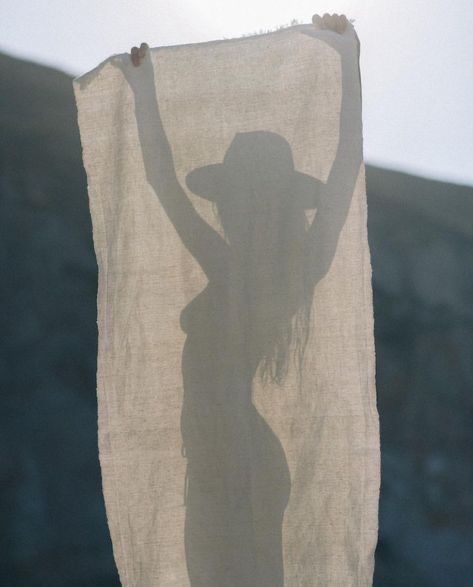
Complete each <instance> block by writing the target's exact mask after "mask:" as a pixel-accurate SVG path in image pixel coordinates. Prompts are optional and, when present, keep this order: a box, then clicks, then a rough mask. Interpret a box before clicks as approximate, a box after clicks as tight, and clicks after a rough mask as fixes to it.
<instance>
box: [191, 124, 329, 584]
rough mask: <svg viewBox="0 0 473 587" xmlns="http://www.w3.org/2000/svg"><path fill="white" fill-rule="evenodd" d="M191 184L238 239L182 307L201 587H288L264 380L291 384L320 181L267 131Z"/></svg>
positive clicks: (246, 136)
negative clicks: (310, 218) (257, 390)
mask: <svg viewBox="0 0 473 587" xmlns="http://www.w3.org/2000/svg"><path fill="white" fill-rule="evenodd" d="M186 181H187V186H188V187H189V189H190V190H191V191H193V192H194V193H196V194H198V195H200V196H202V197H205V198H207V199H210V200H212V201H213V202H214V203H215V204H216V208H217V213H218V216H219V218H220V222H221V225H222V228H223V230H224V233H225V235H226V237H227V241H224V240H223V239H222V240H221V242H220V243H219V247H218V248H217V249H214V250H213V251H212V254H213V267H212V270H209V268H207V276H208V278H209V282H208V285H207V287H206V288H205V289H204V290H203V291H202V292H201V293H200V294H199V295H198V296H196V297H195V298H194V299H193V300H192V301H191V302H190V303H189V304H188V305H187V306H186V308H185V309H184V310H183V311H182V314H181V327H182V329H183V330H184V332H186V334H187V337H186V341H185V344H184V349H183V355H182V376H183V383H184V399H183V407H182V417H181V432H182V438H183V443H184V448H185V456H186V458H187V492H186V524H185V546H186V557H187V564H188V570H189V577H190V579H191V584H192V585H193V586H194V585H273V586H279V585H283V584H284V573H283V556H282V522H283V515H284V510H285V507H286V505H287V502H288V499H289V492H290V476H289V469H288V465H287V461H286V457H285V454H284V450H283V448H282V446H281V444H280V442H279V440H278V438H277V437H276V435H275V434H274V433H273V431H272V430H271V428H270V427H269V426H268V424H267V423H266V422H265V420H264V419H263V418H262V416H261V415H260V414H259V413H258V411H257V410H256V408H255V406H254V405H253V403H252V382H253V379H254V377H255V375H256V373H257V369H258V366H261V371H260V375H261V378H262V379H263V381H267V380H269V379H270V380H272V381H275V382H276V383H281V382H282V380H283V378H284V375H285V373H286V372H287V369H288V363H289V350H290V345H291V343H292V342H293V339H294V334H295V328H294V325H293V320H292V318H293V316H295V315H296V313H297V312H298V310H299V309H303V312H304V313H303V315H300V317H301V318H308V316H309V311H310V302H311V299H312V297H311V295H310V294H311V291H310V289H311V284H310V282H309V280H308V279H307V278H306V277H305V272H304V266H305V262H304V255H305V254H307V253H308V252H309V251H308V250H305V249H304V246H305V233H306V227H305V225H306V223H307V220H306V216H305V213H304V209H305V208H315V205H316V194H317V192H318V186H319V183H320V182H318V181H317V180H316V179H313V178H312V177H310V176H308V175H305V174H303V173H299V172H297V171H295V170H294V164H293V160H292V153H291V149H290V146H289V144H288V143H287V141H286V140H285V139H284V138H283V137H281V136H280V135H277V134H275V133H271V132H264V131H258V132H248V133H238V134H237V135H236V136H235V138H234V139H233V141H232V143H231V145H230V147H229V149H228V151H227V153H226V155H225V158H224V161H223V163H221V164H215V165H208V166H205V167H202V168H199V169H196V170H194V171H193V172H191V173H190V174H189V175H188V176H187V179H186ZM209 245H210V243H209ZM207 267H208V265H207ZM304 302H306V303H304ZM297 325H299V326H300V325H302V321H301V320H300V321H299V322H296V325H295V326H297ZM303 326H305V331H303V332H299V334H302V335H305V337H304V338H306V336H307V334H308V330H307V329H308V321H307V320H306V322H305V324H303ZM299 330H302V329H301V328H300V329H299ZM297 340H301V339H300V338H299V339H297Z"/></svg>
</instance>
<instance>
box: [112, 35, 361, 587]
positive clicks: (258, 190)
mask: <svg viewBox="0 0 473 587" xmlns="http://www.w3.org/2000/svg"><path fill="white" fill-rule="evenodd" d="M330 34H331V33H329V35H330ZM314 36H315V35H314ZM321 36H322V37H323V33H322V35H321V34H320V33H318V34H317V37H318V38H320V37H321ZM328 40H329V41H331V38H330V36H329V37H328ZM120 67H121V69H122V71H123V73H124V75H125V77H126V78H127V80H128V82H129V83H130V86H131V87H132V89H133V91H134V94H135V109H136V119H137V125H138V131H139V138H140V143H141V147H142V153H143V160H144V164H145V170H146V176H147V180H148V182H149V183H150V185H151V186H152V187H153V189H154V191H155V192H156V194H157V197H158V198H159V200H160V202H161V204H162V206H163V208H164V209H165V211H166V213H167V215H168V217H169V219H170V220H171V222H172V223H173V225H174V227H175V229H176V231H177V233H178V234H179V236H180V238H181V240H182V242H183V244H184V246H185V247H186V248H187V250H188V251H189V252H190V253H191V254H192V256H193V257H194V258H195V260H196V261H197V262H198V263H199V265H200V267H201V268H202V270H203V271H204V273H205V275H206V277H207V279H208V284H207V286H206V287H205V289H204V290H203V291H201V292H200V293H199V294H198V295H197V296H196V297H195V298H194V299H193V300H192V301H191V302H190V303H189V304H188V305H187V306H186V307H185V308H184V309H183V310H182V312H181V316H180V324H181V328H182V330H183V331H184V332H185V333H186V339H185V343H184V347H183V351H182V362H181V367H182V380H183V388H184V389H183V405H182V413H181V434H182V439H183V454H184V456H185V458H186V459H187V473H186V492H185V493H186V495H185V504H186V518H185V536H184V542H185V552H186V562H187V569H188V574H189V580H190V584H191V585H192V587H201V586H202V587H204V586H205V587H207V586H213V585H215V586H217V585H233V586H238V587H239V586H241V587H243V586H253V585H254V586H255V587H256V586H260V585H265V586H266V585H267V586H269V585H271V586H274V587H282V586H283V585H284V568H283V546H282V545H283V541H282V526H283V516H284V511H285V508H286V506H287V503H288V500H289V495H290V490H291V479H290V474H289V468H288V464H287V460H286V456H285V453H284V450H283V447H282V445H281V443H280V441H279V440H278V438H277V437H276V435H275V434H274V432H273V431H272V430H271V428H270V427H269V425H268V424H267V422H266V421H265V420H264V418H263V417H262V416H261V415H260V414H259V412H258V411H257V409H256V407H255V406H254V404H253V403H252V384H253V381H254V378H255V376H256V375H257V372H258V369H260V375H261V377H262V379H263V381H268V380H270V381H271V382H276V383H281V382H282V381H283V380H284V376H285V374H286V372H287V369H288V365H289V362H290V357H291V352H293V355H294V357H295V358H298V359H299V362H298V366H299V368H300V365H301V361H302V359H303V351H304V345H305V342H306V341H307V338H308V335H309V326H310V307H311V304H312V298H313V294H314V289H315V286H316V284H317V283H318V282H319V281H320V279H321V278H322V277H323V276H324V275H325V274H326V273H327V271H328V269H329V267H330V264H331V262H332V259H333V256H334V254H335V250H336V246H337V241H338V238H339V234H340V231H341V229H342V227H343V224H344V222H345V219H346V216H347V213H348V208H349V203H350V199H351V195H352V194H353V190H354V185H355V182H356V179H357V176H358V171H359V167H360V164H361V150H360V149H359V146H358V145H355V146H353V145H350V144H349V141H348V140H347V137H352V136H354V135H355V136H356V133H357V132H358V130H359V129H358V128H357V127H356V125H358V124H359V122H358V120H356V117H354V116H353V115H350V113H349V112H350V108H349V105H348V104H347V98H346V97H345V96H344V94H343V92H342V104H341V115H340V139H339V146H338V150H337V155H336V159H335V161H334V163H333V165H332V169H331V172H330V175H329V178H328V180H327V182H326V183H322V182H320V181H319V180H317V179H315V178H312V177H310V176H308V175H306V174H303V173H300V172H299V171H297V170H296V169H295V168H294V163H293V158H292V152H291V148H290V145H289V143H288V142H287V141H286V140H285V139H284V138H283V137H282V136H280V135H278V134H276V133H272V132H267V131H262V130H258V131H254V132H245V133H237V134H236V135H235V136H234V138H233V140H232V142H231V144H230V146H229V147H228V149H227V152H226V154H225V156H224V158H223V162H220V163H213V164H211V165H207V166H205V167H201V168H198V169H195V170H193V171H192V172H190V173H189V174H188V175H187V177H186V184H187V187H188V189H189V190H191V191H192V192H193V193H195V194H197V195H198V196H200V197H204V198H207V199H208V200H211V201H212V202H213V205H214V206H215V210H216V212H217V214H218V217H219V220H220V223H221V226H222V229H223V232H224V234H225V237H226V238H225V239H224V238H222V236H221V235H220V234H219V233H218V232H217V231H215V230H214V229H213V228H212V227H211V226H210V225H209V224H208V223H206V222H205V221H204V220H203V218H202V217H201V216H200V215H199V214H198V213H197V211H196V209H195V208H194V206H193V204H192V202H191V201H190V199H189V198H188V196H187V194H186V192H185V190H184V189H183V188H182V186H181V185H180V183H179V181H178V179H177V175H176V172H175V169H174V163H173V158H172V151H171V148H170V145H169V142H168V139H167V137H166V134H165V131H164V128H163V125H162V121H161V118H160V113H159V107H158V102H157V99H156V92H155V81H154V71H153V66H152V61H151V58H150V55H149V51H148V54H147V55H146V58H145V60H144V62H143V64H142V65H141V66H140V67H138V68H134V67H132V66H131V65H122V64H120ZM343 75H344V73H343V55H342V87H343ZM354 125H355V126H354ZM306 209H316V210H317V212H316V215H315V218H314V220H313V221H312V223H311V225H310V226H308V222H307V218H306V215H305V210H306Z"/></svg>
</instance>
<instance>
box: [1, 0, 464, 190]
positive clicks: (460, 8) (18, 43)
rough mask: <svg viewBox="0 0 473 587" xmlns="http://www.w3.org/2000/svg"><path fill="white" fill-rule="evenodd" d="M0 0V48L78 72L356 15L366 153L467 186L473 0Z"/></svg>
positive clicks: (391, 164) (395, 165)
mask: <svg viewBox="0 0 473 587" xmlns="http://www.w3.org/2000/svg"><path fill="white" fill-rule="evenodd" d="M446 6H447V2H445V0H430V1H429V0H411V1H410V2H408V1H404V2H396V1H395V0H351V1H348V0H339V1H337V0H334V1H329V0H326V1H325V2H321V1H320V0H310V1H309V0H297V2H291V1H290V0H284V2H283V1H281V0H154V1H153V0H141V1H140V2H137V1H136V0H135V1H132V0H74V1H72V0H34V1H32V0H14V1H11V0H0V51H4V52H7V53H10V54H13V55H16V56H19V57H23V58H27V59H31V60H33V61H37V62H39V63H43V64H46V65H52V66H54V67H57V68H59V69H62V70H64V71H66V72H68V73H71V74H73V75H80V74H82V73H85V72H86V71H88V70H90V69H92V68H93V67H95V66H96V65H97V64H98V63H100V62H101V61H103V60H104V59H106V58H107V57H109V56H110V55H113V54H115V53H123V52H125V51H129V49H130V47H131V46H132V45H136V44H139V43H140V42H141V41H147V42H148V44H149V45H150V46H151V47H157V46H159V45H174V44H180V43H191V42H200V41H207V40H211V39H218V38H223V37H235V36H240V35H241V34H244V33H251V32H257V31H259V30H260V29H268V28H274V27H276V26H278V25H282V24H288V23H289V22H290V20H291V19H293V18H295V19H297V20H298V21H300V22H310V20H311V16H312V14H313V13H314V12H318V13H320V14H323V13H324V12H343V13H345V14H347V16H348V17H349V18H354V19H356V22H355V27H356V29H357V32H358V35H359V37H360V40H361V45H362V59H361V66H362V77H363V119H364V127H363V130H364V152H365V158H366V160H367V161H368V162H371V163H376V164H380V165H384V166H386V167H390V168H394V169H402V170H406V171H412V172H414V173H418V174H420V175H425V176H430V177H435V178H439V179H447V180H452V181H457V182H459V183H469V184H473V115H472V106H473V65H472V63H473V2H472V0H455V1H454V2H452V3H451V4H450V7H449V8H448V10H447V8H446Z"/></svg>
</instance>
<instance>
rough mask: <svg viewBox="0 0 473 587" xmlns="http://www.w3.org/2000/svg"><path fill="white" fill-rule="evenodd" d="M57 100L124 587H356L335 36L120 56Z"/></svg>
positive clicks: (364, 284) (353, 327)
mask: <svg viewBox="0 0 473 587" xmlns="http://www.w3.org/2000/svg"><path fill="white" fill-rule="evenodd" d="M73 83H74V91H75V96H76V102H77V108H78V122H79V127H80V134H81V141H82V146H83V161H84V166H85V169H86V172H87V178H88V190H89V202H90V212H91V217H92V222H93V236H94V246H95V251H96V255H97V261H98V267H99V290H98V300H97V309H98V321H97V322H98V331H99V350H98V369H97V400H98V434H99V436H98V438H99V457H100V464H101V471H102V482H103V492H104V499H105V504H106V511H107V518H108V524H109V528H110V534H111V538H112V543H113V552H114V556H115V560H116V564H117V567H118V571H119V574H120V579H121V582H122V585H124V586H139V587H148V586H149V587H150V586H161V585H162V586H166V587H170V586H179V587H182V586H186V585H192V587H200V586H202V587H224V586H225V587H226V586H229V587H230V586H255V587H256V586H258V587H262V586H268V587H278V586H282V585H286V586H312V585H317V586H321V587H322V586H323V587H326V586H343V587H348V586H351V585H356V586H361V585H363V586H365V585H370V584H371V582H372V572H373V553H374V548H375V544H376V538H377V506H378V489H379V437H378V414H377V409H376V397H375V385H374V376H375V373H374V365H375V360H374V344H373V310H372V291H371V265H370V256H369V249H368V242H367V209H366V194H365V176H364V166H363V162H362V128H361V96H360V85H359V72H358V57H357V46H356V40H355V35H354V31H353V29H352V28H351V27H350V28H349V30H348V31H347V32H346V33H345V34H344V35H343V36H341V35H337V34H336V33H333V32H329V31H315V30H314V28H313V27H312V25H298V26H295V27H290V28H287V29H284V30H281V31H278V32H273V33H269V34H264V35H256V36H253V37H246V38H241V39H230V40H222V41H215V42H210V43H200V44H193V45H181V46H173V47H159V48H153V49H151V51H150V53H149V54H148V57H147V58H146V59H145V62H144V63H143V64H142V65H141V66H140V67H139V68H133V66H132V65H131V63H130V60H129V55H126V54H121V55H116V56H113V57H110V58H109V59H107V60H106V61H104V62H103V63H101V64H100V65H99V66H98V67H97V68H95V69H94V70H92V71H90V72H88V73H86V74H84V75H82V76H81V77H79V78H76V79H75V80H74V82H73ZM310 223H311V224H310ZM309 226H310V228H309ZM304 340H306V344H305V345H304V344H303V343H304ZM303 351H304V352H303ZM301 357H302V359H301Z"/></svg>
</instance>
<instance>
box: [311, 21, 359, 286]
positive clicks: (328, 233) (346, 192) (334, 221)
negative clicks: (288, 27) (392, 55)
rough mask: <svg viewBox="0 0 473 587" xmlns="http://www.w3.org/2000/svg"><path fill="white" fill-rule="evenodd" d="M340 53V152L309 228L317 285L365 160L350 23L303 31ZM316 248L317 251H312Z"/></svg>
mask: <svg viewBox="0 0 473 587" xmlns="http://www.w3.org/2000/svg"><path fill="white" fill-rule="evenodd" d="M304 34H307V35H309V36H311V37H313V38H315V39H318V40H320V41H323V42H325V43H327V44H328V45H330V46H331V47H332V48H333V49H335V50H336V51H337V52H338V53H339V55H340V64H341V89H340V91H341V104H340V123H339V140H338V147H337V152H336V155H335V159H334V162H333V164H332V168H331V170H330V173H329V176H328V179H327V182H326V183H325V184H324V185H323V186H322V189H321V193H320V196H319V202H318V206H317V214H316V215H315V218H314V221H313V222H312V225H311V226H310V228H309V230H308V231H307V252H308V255H307V257H308V264H309V265H308V270H309V272H310V279H311V280H312V284H313V286H314V287H315V285H316V284H317V283H318V282H319V281H320V279H322V278H323V277H324V276H325V274H326V273H327V272H328V270H329V268H330V265H331V263H332V260H333V258H334V256H335V251H336V248H337V243H338V239H339V236H340V232H341V230H342V228H343V225H344V224H345V221H346V218H347V215H348V210H349V207H350V202H351V198H352V195H353V192H354V190H355V185H356V181H357V178H358V174H359V172H360V166H361V164H362V161H363V144H362V124H361V81H360V70H359V47H360V45H359V40H358V37H357V35H356V32H355V30H354V28H353V26H352V25H351V23H348V24H347V27H346V30H345V32H344V33H343V34H340V33H337V32H335V31H332V30H316V29H314V30H313V32H312V31H304ZM312 251H315V255H313V254H311V252H312Z"/></svg>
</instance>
